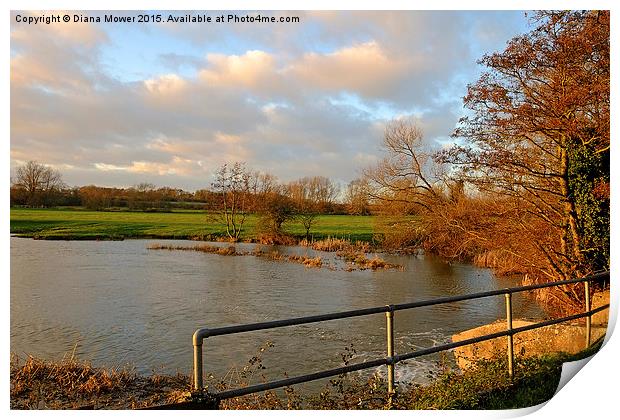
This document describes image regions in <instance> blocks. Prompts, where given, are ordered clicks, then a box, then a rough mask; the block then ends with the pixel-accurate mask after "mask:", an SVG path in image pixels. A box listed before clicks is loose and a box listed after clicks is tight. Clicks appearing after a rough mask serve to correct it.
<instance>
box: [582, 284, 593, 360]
mask: <svg viewBox="0 0 620 420" xmlns="http://www.w3.org/2000/svg"><path fill="white" fill-rule="evenodd" d="M584 287H585V294H586V312H590V311H591V310H592V302H590V282H589V281H587V280H586V282H585V283H584ZM591 340H592V316H590V315H588V316H587V317H586V348H588V347H590V341H591Z"/></svg>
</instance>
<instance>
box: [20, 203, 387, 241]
mask: <svg viewBox="0 0 620 420" xmlns="http://www.w3.org/2000/svg"><path fill="white" fill-rule="evenodd" d="M257 221H258V217H257V216H256V215H249V216H248V217H247V219H246V221H245V224H244V233H243V234H242V238H241V239H242V240H251V239H253V238H254V237H255V234H256V223H257ZM375 222H376V218H375V217H373V216H346V215H344V216H341V215H337V216H334V215H324V216H318V217H317V219H316V221H315V224H314V226H313V227H312V229H311V231H310V234H311V235H312V236H313V237H314V238H315V239H320V238H325V237H328V236H331V237H338V238H345V239H349V240H352V241H356V240H361V241H371V240H372V237H373V233H374V227H375ZM284 229H285V230H286V232H287V233H289V234H291V235H294V236H298V237H302V236H304V235H305V230H304V228H303V226H302V225H301V224H300V223H298V222H295V221H293V222H288V223H286V224H285V225H284ZM11 234H12V235H16V236H23V237H34V238H39V239H124V238H174V239H190V238H195V239H201V238H204V239H215V238H217V237H224V236H226V230H225V226H224V225H223V224H221V223H218V222H217V221H216V220H214V217H213V215H207V214H206V213H205V212H204V211H193V210H185V211H184V210H179V211H173V212H170V213H144V212H130V211H109V212H106V211H89V210H82V209H75V208H71V209H22V208H12V209H11Z"/></svg>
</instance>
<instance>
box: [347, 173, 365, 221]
mask: <svg viewBox="0 0 620 420" xmlns="http://www.w3.org/2000/svg"><path fill="white" fill-rule="evenodd" d="M369 194H370V186H369V185H368V180H367V179H364V178H358V179H354V180H353V181H351V182H349V185H347V191H346V193H345V203H346V204H347V211H348V213H349V214H356V215H368V214H370V203H369Z"/></svg>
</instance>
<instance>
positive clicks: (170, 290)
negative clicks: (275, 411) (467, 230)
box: [11, 238, 544, 381]
mask: <svg viewBox="0 0 620 420" xmlns="http://www.w3.org/2000/svg"><path fill="white" fill-rule="evenodd" d="M153 242H164V241H149V240H127V241H122V242H105V241H104V242H98V241H79V242H70V241H35V240H31V239H22V238H11V351H14V352H17V353H18V354H19V355H20V356H24V355H26V354H32V355H35V356H39V357H43V358H48V359H59V358H61V357H63V355H64V354H65V353H71V352H72V351H73V349H74V348H75V354H76V355H77V356H79V357H80V358H82V359H86V360H90V361H92V362H93V364H95V365H106V366H119V365H124V364H130V365H132V366H135V367H136V369H137V371H138V372H139V373H146V374H148V373H151V372H152V371H153V370H155V371H157V372H165V373H175V372H176V371H181V372H185V373H189V372H190V371H191V366H192V345H191V344H192V342H191V337H192V333H193V332H194V330H195V329H196V328H198V327H219V326H226V325H232V324H240V323H251V322H260V321H265V320H275V319H281V318H288V317H297V316H305V315H315V314H321V313H327V312H336V311H344V310H350V309H359V308H365V307H371V306H379V305H385V304H393V303H403V302H411V301H418V300H423V299H430V298H437V297H441V296H447V295H457V294H465V293H474V292H480V291H485V290H491V289H498V288H503V287H509V286H513V285H514V280H511V279H508V278H496V277H495V276H493V275H492V273H491V272H490V271H489V270H485V269H480V268H476V267H473V266H470V265H465V264H455V263H452V264H447V263H445V262H443V261H441V260H439V259H437V258H433V257H429V256H392V255H389V256H383V258H384V259H385V260H386V261H388V262H392V263H397V264H401V265H402V266H404V271H376V272H373V271H353V272H347V271H332V270H328V269H317V268H306V267H304V266H303V265H300V264H292V263H284V262H275V261H270V260H267V259H261V258H256V257H251V256H244V257H230V256H219V255H212V254H204V253H199V252H190V251H167V250H147V245H148V244H149V243H153ZM165 242H170V243H175V244H195V242H191V243H190V242H189V241H165ZM238 247H241V248H243V247H247V249H248V250H252V249H253V248H254V247H255V245H251V244H240V245H238ZM279 250H280V251H281V252H283V253H296V254H303V255H309V256H313V255H316V254H318V255H321V256H322V257H323V258H325V259H330V258H333V254H327V253H320V252H315V251H312V250H309V249H306V248H298V247H283V248H279ZM502 299H503V298H502V297H501V296H500V297H491V298H484V299H478V300H474V301H467V302H457V303H451V304H445V305H441V306H437V307H434V308H418V309H412V310H407V311H399V312H397V313H396V315H395V329H396V351H397V353H405V352H408V351H412V350H415V349H420V348H425V347H430V346H433V345H437V344H442V343H446V342H448V341H449V339H450V336H451V335H452V334H453V333H455V332H459V331H462V330H466V329H469V328H473V327H475V326H478V325H481V324H485V323H489V322H492V321H494V320H496V319H498V318H502V317H503V316H505V315H504V310H505V309H504V306H503V305H504V304H503V300H502ZM513 305H514V312H515V315H514V316H515V318H526V317H540V316H543V315H544V314H543V313H542V311H541V309H540V308H539V307H538V306H537V305H536V303H535V302H533V301H532V300H531V299H530V298H529V297H528V296H527V295H525V296H523V295H517V296H515V299H514V302H513ZM268 340H269V341H272V342H273V343H274V347H273V348H271V349H269V350H268V351H267V352H266V353H265V356H264V359H263V363H264V365H266V366H267V367H268V370H267V371H266V374H267V376H268V377H270V378H271V377H280V376H281V375H282V374H283V373H284V372H286V373H287V374H289V375H297V374H302V373H309V372H312V371H316V370H320V369H326V368H331V367H336V366H339V365H340V364H341V360H342V359H341V355H340V353H342V352H344V349H345V347H347V346H349V345H351V344H354V347H355V349H356V354H357V356H356V359H355V360H354V362H357V361H362V360H364V359H367V360H369V359H372V358H376V357H383V356H384V353H385V316H384V315H383V314H377V315H370V316H366V317H360V318H351V319H346V320H335V321H329V322H324V323H319V324H309V325H303V326H298V327H286V328H280V329H277V330H267V331H260V332H254V333H244V334H238V335H234V336H223V337H214V338H209V339H208V340H207V341H206V342H205V356H204V357H205V364H206V370H207V371H210V372H214V373H215V374H218V375H221V374H224V373H226V372H227V371H229V369H231V367H233V366H242V365H243V364H244V363H245V362H246V361H247V360H248V359H249V358H250V357H251V356H252V355H253V354H255V352H256V351H257V350H258V349H259V348H260V347H261V345H262V344H264V343H265V342H266V341H268ZM434 360H437V356H428V357H426V358H423V359H420V360H415V361H410V362H408V363H407V364H406V365H400V364H399V366H398V367H397V369H396V372H397V379H401V380H404V379H406V380H415V381H424V378H425V375H426V373H427V371H428V369H429V364H432V363H433V361H434Z"/></svg>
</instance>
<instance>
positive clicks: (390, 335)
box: [385, 306, 394, 401]
mask: <svg viewBox="0 0 620 420" xmlns="http://www.w3.org/2000/svg"><path fill="white" fill-rule="evenodd" d="M385 317H386V334H387V357H388V358H392V357H394V308H393V307H392V306H388V311H387V312H386V313H385ZM387 369H388V375H387V380H388V398H389V399H390V401H391V399H392V396H393V395H394V362H391V363H389V364H388V365H387Z"/></svg>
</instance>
